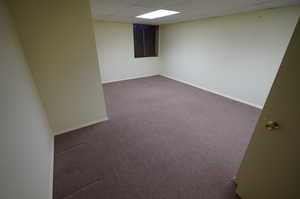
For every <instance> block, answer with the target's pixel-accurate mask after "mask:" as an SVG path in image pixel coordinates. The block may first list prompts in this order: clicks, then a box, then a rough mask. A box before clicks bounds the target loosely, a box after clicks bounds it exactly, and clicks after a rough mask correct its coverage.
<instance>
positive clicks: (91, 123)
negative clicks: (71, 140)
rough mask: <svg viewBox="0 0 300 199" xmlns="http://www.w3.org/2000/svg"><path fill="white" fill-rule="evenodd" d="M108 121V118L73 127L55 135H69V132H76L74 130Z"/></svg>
mask: <svg viewBox="0 0 300 199" xmlns="http://www.w3.org/2000/svg"><path fill="white" fill-rule="evenodd" d="M107 120H108V118H107V117H104V118H102V119H100V120H95V121H92V122H87V123H85V124H81V125H78V126H75V127H72V128H67V129H63V130H61V131H58V132H55V133H54V135H60V134H63V133H67V132H70V131H74V130H77V129H80V128H83V127H87V126H90V125H93V124H97V123H99V122H104V121H107Z"/></svg>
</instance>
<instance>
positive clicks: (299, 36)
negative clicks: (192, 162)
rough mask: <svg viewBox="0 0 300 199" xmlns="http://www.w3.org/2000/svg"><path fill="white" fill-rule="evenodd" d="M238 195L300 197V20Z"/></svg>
mask: <svg viewBox="0 0 300 199" xmlns="http://www.w3.org/2000/svg"><path fill="white" fill-rule="evenodd" d="M254 83H255V81H254ZM257 86H259V85H257ZM298 127H299V128H298ZM237 193H238V195H240V196H241V198H242V199H299V198H300V23H299V21H298V24H297V26H296V29H295V32H294V34H293V37H292V39H291V41H290V43H289V46H288V49H287V51H286V54H285V56H284V58H283V61H282V63H281V66H280V69H279V72H278V74H277V77H276V79H275V82H274V84H273V87H272V89H271V92H270V94H269V97H268V100H267V102H266V105H265V107H264V109H263V111H262V114H261V117H260V119H259V121H258V123H257V126H256V129H255V132H254V135H253V137H252V139H251V142H250V144H249V146H248V149H247V151H246V154H245V157H244V159H243V161H242V164H241V167H240V170H239V172H238V175H237Z"/></svg>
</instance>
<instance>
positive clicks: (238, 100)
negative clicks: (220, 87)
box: [161, 74, 263, 109]
mask: <svg viewBox="0 0 300 199" xmlns="http://www.w3.org/2000/svg"><path fill="white" fill-rule="evenodd" d="M161 76H164V77H166V78H169V79H172V80H175V81H178V82H181V83H184V84H188V85H190V86H193V87H196V88H200V89H202V90H205V91H207V92H210V93H214V94H217V95H220V96H222V97H226V98H229V99H231V100H233V101H237V102H240V103H243V104H247V105H249V106H252V107H255V108H258V109H263V106H259V105H257V104H252V103H250V102H246V101H244V100H241V99H237V98H235V97H231V96H228V95H224V94H222V93H219V92H217V91H213V90H210V89H208V88H203V87H201V86H198V85H195V84H192V83H190V82H187V81H184V80H179V79H176V78H173V77H171V76H169V75H165V74H161Z"/></svg>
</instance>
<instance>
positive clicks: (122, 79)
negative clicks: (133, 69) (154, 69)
mask: <svg viewBox="0 0 300 199" xmlns="http://www.w3.org/2000/svg"><path fill="white" fill-rule="evenodd" d="M157 75H160V74H152V75H140V76H134V77H129V78H121V79H116V80H108V81H102V84H108V83H113V82H119V81H125V80H132V79H140V78H144V77H153V76H157Z"/></svg>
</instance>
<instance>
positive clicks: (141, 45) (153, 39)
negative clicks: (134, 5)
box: [133, 24, 158, 58]
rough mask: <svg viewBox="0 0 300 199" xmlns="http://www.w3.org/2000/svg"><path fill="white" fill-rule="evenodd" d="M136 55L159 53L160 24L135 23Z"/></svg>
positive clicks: (149, 55) (144, 55)
mask: <svg viewBox="0 0 300 199" xmlns="http://www.w3.org/2000/svg"><path fill="white" fill-rule="evenodd" d="M133 37H134V57H136V58H138V57H156V56H157V55H158V26H154V25H142V24H133Z"/></svg>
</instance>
